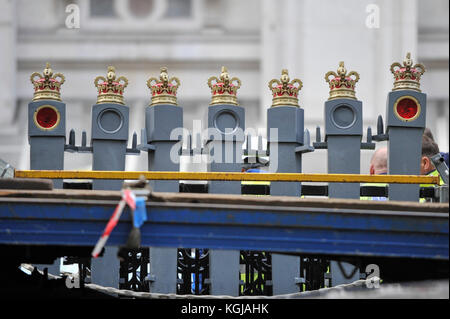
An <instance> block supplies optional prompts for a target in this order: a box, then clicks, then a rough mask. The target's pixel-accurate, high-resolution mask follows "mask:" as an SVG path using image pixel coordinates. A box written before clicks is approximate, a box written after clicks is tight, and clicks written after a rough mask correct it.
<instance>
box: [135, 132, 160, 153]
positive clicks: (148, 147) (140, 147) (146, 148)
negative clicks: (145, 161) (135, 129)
mask: <svg viewBox="0 0 450 319" xmlns="http://www.w3.org/2000/svg"><path fill="white" fill-rule="evenodd" d="M135 134H136V133H135ZM133 138H134V135H133ZM136 149H137V150H139V151H142V152H153V151H155V145H152V144H148V142H147V133H146V131H145V129H141V143H140V144H139V145H137V146H136Z"/></svg>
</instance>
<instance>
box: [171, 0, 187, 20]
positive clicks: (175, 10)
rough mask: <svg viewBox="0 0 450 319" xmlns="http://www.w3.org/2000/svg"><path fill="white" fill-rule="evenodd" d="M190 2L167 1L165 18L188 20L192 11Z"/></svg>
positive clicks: (179, 0)
mask: <svg viewBox="0 0 450 319" xmlns="http://www.w3.org/2000/svg"><path fill="white" fill-rule="evenodd" d="M191 7H192V3H191V0H167V9H166V14H165V16H166V17H167V18H188V17H190V16H191V10H192V8H191Z"/></svg>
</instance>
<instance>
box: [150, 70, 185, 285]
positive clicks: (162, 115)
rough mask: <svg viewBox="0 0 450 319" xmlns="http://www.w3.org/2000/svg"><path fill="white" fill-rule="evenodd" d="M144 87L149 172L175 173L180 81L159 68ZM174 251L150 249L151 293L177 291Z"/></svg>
mask: <svg viewBox="0 0 450 319" xmlns="http://www.w3.org/2000/svg"><path fill="white" fill-rule="evenodd" d="M147 86H148V87H149V88H150V89H151V92H152V102H151V104H150V106H148V107H147V109H146V111H145V130H146V138H147V140H146V143H148V144H147V147H146V150H147V151H148V170H149V171H175V172H178V171H179V170H180V157H179V154H180V151H181V141H182V133H183V130H182V128H183V109H182V108H181V107H180V106H178V105H177V98H176V94H177V89H178V87H179V86H180V81H179V80H178V78H176V77H172V78H170V79H169V77H168V74H167V68H161V74H160V77H159V79H156V78H153V77H151V78H150V79H148V81H147ZM150 186H151V187H152V189H153V190H154V191H156V192H178V191H179V187H180V186H179V181H178V180H173V181H155V180H152V181H150ZM177 252H178V249H177V248H165V247H151V248H150V275H149V277H148V279H149V280H150V291H151V292H154V293H166V294H167V293H176V292H177V260H178V256H177Z"/></svg>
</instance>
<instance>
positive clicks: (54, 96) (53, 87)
mask: <svg viewBox="0 0 450 319" xmlns="http://www.w3.org/2000/svg"><path fill="white" fill-rule="evenodd" d="M30 81H31V83H32V84H33V86H34V96H33V101H39V100H56V101H61V93H60V90H61V85H63V83H64V82H65V81H66V78H65V77H64V75H62V74H61V73H55V74H53V70H52V69H51V68H50V63H48V62H47V64H46V65H45V69H44V71H43V72H42V75H41V74H40V73H38V72H34V73H33V74H31V76H30Z"/></svg>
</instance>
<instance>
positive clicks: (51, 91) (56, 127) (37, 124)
mask: <svg viewBox="0 0 450 319" xmlns="http://www.w3.org/2000/svg"><path fill="white" fill-rule="evenodd" d="M30 80H31V83H32V84H33V87H34V95H33V100H32V102H30V103H29V104H28V142H29V144H30V169H32V170H63V169H64V147H65V142H66V104H65V103H63V102H61V94H60V90H61V85H62V84H63V83H64V82H65V77H64V75H62V74H61V73H55V74H53V70H52V69H51V67H50V64H49V63H47V64H46V67H45V69H44V71H43V73H42V74H40V73H37V72H34V73H33V74H31V76H30ZM53 187H54V188H63V181H62V179H54V180H53ZM60 264H61V259H60V258H56V259H55V261H54V262H53V264H51V265H40V264H36V265H34V266H36V267H37V268H38V269H41V270H43V269H44V268H47V269H48V273H50V274H52V275H56V276H59V275H60Z"/></svg>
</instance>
